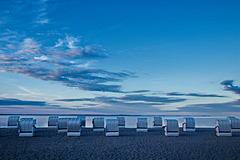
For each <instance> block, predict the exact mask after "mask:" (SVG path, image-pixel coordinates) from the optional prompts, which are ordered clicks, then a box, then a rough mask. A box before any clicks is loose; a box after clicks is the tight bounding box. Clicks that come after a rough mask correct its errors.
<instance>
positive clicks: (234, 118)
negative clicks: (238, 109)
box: [227, 116, 237, 121]
mask: <svg viewBox="0 0 240 160" xmlns="http://www.w3.org/2000/svg"><path fill="white" fill-rule="evenodd" d="M227 119H228V120H229V121H231V120H236V119H237V118H236V117H230V116H228V117H227Z"/></svg>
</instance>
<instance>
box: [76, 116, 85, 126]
mask: <svg viewBox="0 0 240 160" xmlns="http://www.w3.org/2000/svg"><path fill="white" fill-rule="evenodd" d="M77 118H78V119H80V120H81V127H82V128H86V117H85V116H77Z"/></svg>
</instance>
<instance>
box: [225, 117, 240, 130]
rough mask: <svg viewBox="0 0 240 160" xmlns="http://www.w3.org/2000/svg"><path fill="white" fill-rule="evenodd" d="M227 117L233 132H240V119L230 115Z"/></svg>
mask: <svg viewBox="0 0 240 160" xmlns="http://www.w3.org/2000/svg"><path fill="white" fill-rule="evenodd" d="M227 119H228V120H229V121H230V123H231V130H232V132H240V119H238V118H236V117H228V118H227Z"/></svg>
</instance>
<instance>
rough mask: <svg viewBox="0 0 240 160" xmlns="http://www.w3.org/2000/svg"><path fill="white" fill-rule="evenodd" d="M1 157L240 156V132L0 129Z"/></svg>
mask: <svg viewBox="0 0 240 160" xmlns="http://www.w3.org/2000/svg"><path fill="white" fill-rule="evenodd" d="M0 159H14V160H16V159H216V160H221V159H228V160H238V159H240V133H237V134H233V137H216V136H215V130H214V129H197V131H196V132H193V133H184V132H182V131H180V136H179V137H165V136H164V131H163V129H150V130H149V132H148V133H139V132H136V129H120V136H119V137H105V136H104V133H103V132H93V131H92V129H83V132H82V136H81V137H67V136H66V133H57V130H55V129H37V130H36V137H30V138H22V137H21V138H19V137H18V134H17V130H16V129H0Z"/></svg>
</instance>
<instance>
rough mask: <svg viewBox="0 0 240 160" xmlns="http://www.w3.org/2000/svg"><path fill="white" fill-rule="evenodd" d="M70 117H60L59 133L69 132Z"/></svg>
mask: <svg viewBox="0 0 240 160" xmlns="http://www.w3.org/2000/svg"><path fill="white" fill-rule="evenodd" d="M68 120H69V118H58V133H62V132H67V127H68Z"/></svg>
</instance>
